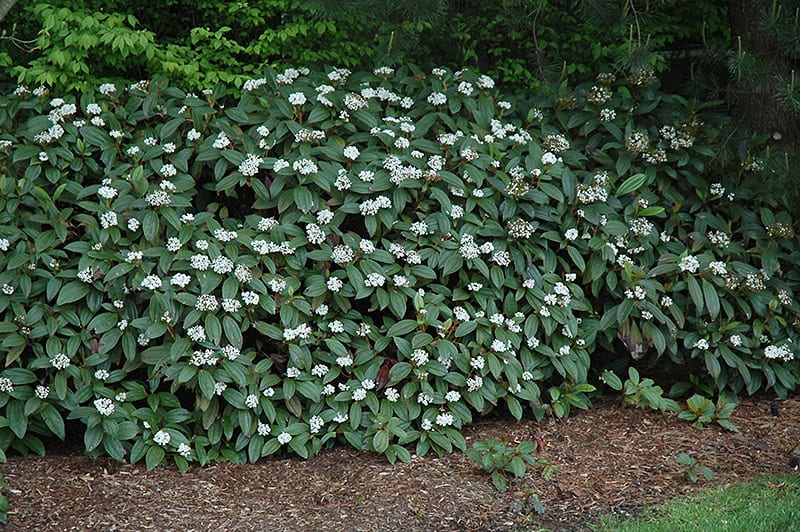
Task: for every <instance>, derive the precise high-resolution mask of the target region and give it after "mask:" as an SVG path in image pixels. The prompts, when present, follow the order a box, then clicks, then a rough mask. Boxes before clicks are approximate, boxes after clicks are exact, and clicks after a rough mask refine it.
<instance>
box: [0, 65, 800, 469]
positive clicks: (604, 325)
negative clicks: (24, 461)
mask: <svg viewBox="0 0 800 532" xmlns="http://www.w3.org/2000/svg"><path fill="white" fill-rule="evenodd" d="M631 80H633V82H632V83H631V82H629V81H627V80H625V81H615V80H613V79H612V78H611V77H610V76H608V75H604V76H601V77H600V79H599V80H598V81H597V83H596V84H587V85H584V86H581V87H579V88H578V90H577V91H575V92H574V93H572V92H570V93H566V92H564V93H560V94H558V95H556V96H554V97H552V98H549V99H546V100H542V101H539V102H537V103H536V105H537V106H536V107H533V106H532V105H531V103H530V102H526V101H522V100H520V101H513V102H512V101H506V100H503V99H501V98H500V97H499V95H498V94H497V93H496V89H495V88H494V82H493V81H492V80H491V79H490V78H488V77H486V76H481V75H479V74H477V73H475V72H472V71H467V70H463V71H458V72H451V71H448V70H444V69H442V70H435V71H433V72H432V73H430V74H428V73H427V72H422V71H419V70H417V69H415V68H413V67H404V68H402V69H399V70H398V71H397V72H394V71H393V70H392V69H390V68H381V69H376V70H375V71H374V72H373V73H360V74H352V75H350V73H349V72H347V71H343V70H334V71H331V72H329V73H328V75H327V76H326V75H325V74H323V73H311V72H308V71H298V70H287V71H284V72H282V73H280V74H277V73H275V72H273V71H268V72H267V73H266V75H265V77H264V78H260V79H256V80H251V81H249V82H248V83H245V84H244V86H243V95H242V96H241V98H238V97H237V98H231V97H227V96H226V88H225V87H224V86H222V85H219V86H218V87H217V88H216V89H214V90H208V91H205V92H203V93H202V94H199V95H195V94H186V93H184V92H182V91H181V90H179V89H177V88H174V87H170V86H168V84H166V83H165V82H162V81H153V82H150V83H146V82H140V83H136V84H134V85H132V86H130V87H128V88H123V87H119V86H114V85H111V84H107V85H103V86H101V87H99V92H97V93H94V92H92V93H86V94H83V95H80V96H79V97H77V98H76V97H74V96H68V95H67V96H64V98H59V97H54V96H56V95H50V94H48V92H47V90H46V89H43V88H38V89H35V90H34V91H29V90H27V89H25V88H19V89H18V90H17V91H15V93H14V94H11V95H9V96H8V97H7V98H4V99H3V101H2V107H1V108H0V129H2V131H5V132H7V133H4V134H3V135H2V137H1V138H0V141H2V142H1V143H0V250H1V251H2V253H0V286H2V290H3V292H4V297H3V298H2V299H0V332H2V334H3V340H2V343H0V348H2V352H3V353H4V354H5V361H4V362H5V364H4V365H5V367H4V369H3V370H2V371H0V416H2V417H0V449H2V450H7V449H9V448H13V449H15V450H17V451H19V452H27V451H29V450H30V451H34V452H39V453H41V452H44V443H43V441H42V439H41V438H42V437H50V436H53V435H54V436H57V437H60V438H64V436H65V417H66V418H67V421H68V422H70V423H72V424H73V426H74V424H76V423H81V424H82V425H83V426H84V427H85V432H84V444H85V447H86V449H87V451H88V452H90V453H92V454H100V453H107V454H109V455H111V456H113V457H115V458H117V459H122V458H123V457H125V456H127V457H128V458H129V459H130V460H131V461H134V462H136V461H139V460H144V461H145V462H146V463H147V465H148V467H154V466H155V465H156V464H158V463H160V462H161V461H163V460H164V459H165V457H166V456H167V454H169V456H171V457H174V460H175V461H176V463H177V464H178V466H179V467H181V468H182V469H183V468H186V467H187V466H188V462H189V461H190V460H191V461H197V462H199V463H201V464H205V463H208V462H209V461H214V460H232V461H245V460H257V459H258V458H260V457H262V456H266V455H270V454H273V453H276V452H278V451H280V450H281V449H283V448H285V447H288V449H290V450H291V451H292V452H294V453H297V454H299V455H300V456H304V457H305V456H309V455H311V454H313V453H315V452H317V451H319V450H320V449H322V448H324V447H327V446H330V445H333V444H334V443H335V442H337V441H340V442H347V443H349V444H350V445H352V446H354V447H355V448H358V449H367V450H375V451H377V452H381V453H385V454H386V455H387V457H388V458H389V459H390V460H395V459H402V460H407V459H409V457H410V454H409V451H408V447H409V446H412V445H413V446H415V450H416V453H417V454H420V455H422V454H425V453H426V452H428V451H429V450H431V449H433V450H434V451H436V452H439V453H441V452H446V451H450V450H452V449H453V448H454V447H455V448H459V449H462V450H465V449H466V444H465V441H464V438H463V436H462V435H461V432H460V430H459V429H460V428H461V427H462V426H463V425H464V424H466V423H469V422H471V421H472V419H473V417H474V416H475V415H485V414H487V413H489V412H491V411H492V410H494V409H495V408H501V409H503V410H507V411H509V412H510V413H511V414H512V415H513V416H515V417H516V418H521V417H522V416H523V415H527V412H530V413H532V414H533V415H534V416H536V417H537V418H541V417H542V416H545V415H548V414H554V415H558V416H565V415H568V414H569V411H570V408H571V407H578V408H585V407H587V406H588V404H589V396H588V394H589V393H591V391H592V390H593V389H594V388H593V385H592V384H591V383H590V382H589V381H590V380H591V377H592V371H599V370H602V369H604V368H606V367H616V368H619V367H623V368H624V367H625V366H627V365H628V364H629V363H630V362H631V360H630V359H631V357H632V358H633V359H635V360H637V361H638V364H646V363H652V364H660V365H665V366H666V365H669V364H673V365H683V366H685V367H686V368H688V370H689V371H690V372H692V373H695V374H696V375H698V376H700V378H702V379H703V380H704V381H706V382H710V383H713V385H714V386H715V387H716V388H718V389H719V390H731V391H732V392H733V393H754V392H756V391H759V390H772V391H774V393H776V394H778V395H780V396H784V395H786V394H787V393H788V391H790V390H793V389H795V388H796V384H797V378H798V366H797V363H796V362H795V361H792V358H793V345H794V344H793V342H795V341H796V329H795V317H796V312H797V309H798V307H797V303H796V302H795V301H794V299H793V297H792V293H793V290H794V286H795V285H796V284H797V283H798V278H797V274H795V273H793V272H791V271H785V270H784V268H785V267H786V265H789V264H792V263H793V262H794V261H795V259H796V251H795V250H796V245H797V238H796V237H795V235H794V232H793V230H792V221H791V220H790V219H789V217H788V215H787V214H785V213H784V212H781V211H779V210H777V209H773V208H772V206H771V205H770V204H768V203H767V201H766V200H767V199H768V198H765V197H763V195H762V194H761V191H760V190H759V184H760V175H759V173H758V165H757V161H755V160H754V159H753V158H752V157H750V158H748V159H747V160H746V165H745V167H743V168H741V169H734V170H733V171H731V169H729V168H727V169H726V168H720V167H717V166H715V165H714V163H715V151H714V149H713V148H712V146H714V142H716V140H717V137H718V135H721V134H722V132H721V129H720V128H721V124H720V123H719V122H717V121H716V119H714V118H713V116H711V115H706V114H704V113H702V112H700V111H699V110H698V109H695V108H693V107H692V105H691V104H690V102H686V101H684V100H682V99H681V98H678V97H674V96H669V95H666V94H662V93H660V92H658V90H656V88H655V87H654V86H653V85H651V84H650V82H651V81H652V78H651V77H650V76H649V75H647V73H642V72H639V73H634V75H633V76H631ZM623 346H624V347H625V348H627V350H628V353H627V354H625V355H624V356H620V355H619V353H621V352H622V350H621V348H622V347H623Z"/></svg>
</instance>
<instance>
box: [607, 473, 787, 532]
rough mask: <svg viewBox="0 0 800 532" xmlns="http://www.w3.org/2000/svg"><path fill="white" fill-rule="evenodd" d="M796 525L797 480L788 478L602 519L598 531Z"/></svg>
mask: <svg viewBox="0 0 800 532" xmlns="http://www.w3.org/2000/svg"><path fill="white" fill-rule="evenodd" d="M798 522H800V479H798V477H797V475H792V474H787V475H780V476H768V477H763V478H761V479H759V480H757V481H754V482H746V483H745V482H743V483H737V484H732V485H729V486H725V487H721V488H716V489H713V490H709V491H704V492H702V493H699V494H697V495H694V496H692V497H687V498H681V499H676V500H673V501H670V502H669V503H667V504H665V505H664V506H663V507H660V508H657V509H656V510H653V511H652V512H648V514H647V515H645V516H644V517H642V518H639V519H635V520H630V521H621V520H619V519H617V518H614V519H605V520H603V521H601V522H600V523H599V525H598V526H597V530H604V531H605V530H615V531H619V532H623V531H625V532H635V531H641V532H670V531H672V530H708V531H712V532H727V531H729V530H792V529H795V528H797V523H798Z"/></svg>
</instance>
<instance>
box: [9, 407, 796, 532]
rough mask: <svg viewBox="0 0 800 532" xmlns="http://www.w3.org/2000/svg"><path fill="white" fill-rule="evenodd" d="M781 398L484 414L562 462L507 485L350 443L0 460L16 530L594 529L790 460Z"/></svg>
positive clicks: (484, 428)
mask: <svg viewBox="0 0 800 532" xmlns="http://www.w3.org/2000/svg"><path fill="white" fill-rule="evenodd" d="M778 406H779V409H780V416H778V417H773V416H772V415H771V414H770V404H769V400H767V399H744V400H743V401H742V403H741V404H740V405H739V406H738V407H737V409H736V410H735V412H734V414H733V416H732V417H731V421H733V423H735V424H736V425H737V426H738V427H739V428H740V429H741V432H740V433H738V434H735V433H731V432H727V431H724V430H722V429H720V428H718V427H708V428H705V429H703V430H698V429H694V428H691V427H690V426H689V424H688V423H687V422H685V421H681V420H679V419H678V418H677V416H676V415H675V414H669V415H662V414H660V413H658V412H654V411H649V410H641V409H636V408H624V409H623V408H620V407H619V405H618V402H617V401H616V400H612V399H605V400H601V401H599V402H597V403H596V404H595V406H593V407H592V409H591V410H589V411H586V412H580V413H575V414H573V415H572V417H570V418H569V419H566V420H553V419H547V420H544V421H542V422H538V423H537V422H535V421H530V420H524V421H522V422H520V423H516V422H514V421H513V420H512V421H497V420H495V421H481V422H478V423H476V424H475V425H472V426H470V427H469V428H468V429H466V430H465V434H466V436H467V438H468V442H474V441H476V440H483V439H487V438H498V439H504V440H506V441H508V442H511V443H518V442H521V441H524V440H533V441H536V440H537V439H541V440H543V441H544V444H545V447H544V449H543V450H542V451H541V452H540V455H539V456H540V457H541V458H543V459H546V460H547V462H548V465H547V466H545V465H538V466H535V467H530V468H529V470H528V473H527V475H526V478H525V479H524V480H522V481H521V482H520V483H518V484H517V485H516V486H515V487H512V489H510V490H509V491H508V492H506V493H499V492H497V491H496V490H495V489H494V487H493V486H492V483H491V481H490V479H489V476H488V474H486V473H485V472H484V471H483V470H482V469H481V468H480V467H478V466H477V465H476V464H474V463H473V462H471V461H470V460H469V459H468V458H467V457H466V455H464V454H462V453H454V454H451V455H447V456H444V457H442V458H438V457H436V456H435V455H429V456H425V457H421V458H414V459H413V460H412V461H411V462H410V463H407V464H403V463H397V464H395V465H390V464H389V463H387V462H386V460H385V459H384V458H382V457H381V456H377V455H375V454H369V453H359V452H357V451H354V450H352V449H347V448H337V449H334V450H331V451H324V452H323V453H321V454H320V455H318V456H316V457H314V458H311V459H309V460H307V461H302V460H299V459H294V458H285V459H283V458H282V459H269V460H263V461H261V462H259V463H257V464H254V465H253V464H250V465H232V464H217V465H213V466H209V467H206V468H199V467H194V468H191V469H190V470H189V472H187V473H186V474H183V475H182V474H180V473H179V472H178V471H177V470H175V469H174V468H169V467H159V468H156V469H155V470H153V471H150V472H148V471H146V470H145V468H144V466H143V465H141V464H137V465H130V464H119V463H117V462H114V461H113V460H110V459H97V460H92V459H89V458H86V457H83V456H76V455H62V456H57V455H52V456H48V457H46V458H38V457H27V458H23V457H10V458H9V460H8V462H7V463H5V464H2V465H0V471H1V472H2V473H3V474H4V475H5V477H6V480H7V482H8V484H9V485H10V489H9V494H8V496H9V500H10V503H11V510H10V511H9V522H8V525H7V527H6V530H42V531H49V530H158V531H170V530H175V531H186V532H188V531H212V530H215V531H221V530H225V531H227V530H309V531H317V530H335V531H349V530H359V531H360V530H403V531H407V530H412V531H413V530H437V531H438V530H475V531H478V530H481V531H482V530H487V531H500V530H539V529H541V528H546V529H552V530H588V527H589V525H590V524H591V523H592V522H593V521H594V520H596V519H597V518H598V517H599V516H601V515H604V514H618V515H632V514H636V513H638V512H641V511H642V510H643V509H645V508H648V507H651V506H653V505H655V504H657V503H659V502H663V501H664V500H666V499H668V498H671V497H675V496H678V495H682V494H686V493H690V492H693V491H696V490H699V489H703V488H707V487H711V486H715V485H720V484H727V483H730V482H734V481H739V480H743V479H747V478H752V477H754V476H757V475H761V474H764V473H777V472H786V471H789V469H790V468H789V465H788V464H789V456H790V454H791V452H792V449H793V448H794V447H795V446H796V445H798V443H800V399H797V398H795V399H789V400H786V401H779V402H778ZM681 452H686V453H688V454H690V455H692V456H694V457H696V458H697V459H698V460H699V461H700V463H702V464H703V465H706V466H708V467H710V468H711V469H712V470H713V471H714V480H713V481H712V482H706V481H704V480H703V479H702V478H701V480H700V481H699V482H698V483H697V484H691V483H690V482H689V481H688V480H687V478H686V474H685V469H684V468H683V467H682V466H680V465H679V464H678V463H677V462H676V457H677V456H678V454H679V453H681ZM545 468H549V469H548V470H547V473H548V474H547V475H546V474H545V472H546V471H545ZM551 475H552V476H551ZM548 477H549V478H548ZM533 494H536V496H538V498H539V500H540V501H541V503H542V504H543V506H544V509H545V513H544V514H542V515H538V514H537V513H536V512H535V511H534V506H533V504H532V502H531V501H532V499H531V496H532V495H533Z"/></svg>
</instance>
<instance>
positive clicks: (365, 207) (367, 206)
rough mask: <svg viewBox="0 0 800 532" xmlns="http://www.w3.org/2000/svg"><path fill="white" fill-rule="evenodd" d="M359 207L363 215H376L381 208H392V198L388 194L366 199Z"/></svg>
mask: <svg viewBox="0 0 800 532" xmlns="http://www.w3.org/2000/svg"><path fill="white" fill-rule="evenodd" d="M358 208H359V210H360V211H361V215H362V216H375V215H376V214H378V211H380V210H381V209H391V208H392V200H390V199H389V198H387V197H386V196H378V197H377V198H375V199H367V200H364V201H363V202H362V203H361V205H359V207H358Z"/></svg>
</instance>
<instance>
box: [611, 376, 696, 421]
mask: <svg viewBox="0 0 800 532" xmlns="http://www.w3.org/2000/svg"><path fill="white" fill-rule="evenodd" d="M608 373H610V372H608ZM608 373H606V372H604V373H603V378H604V379H605V380H606V382H609V381H613V379H612V378H611V375H609V374H608ZM614 377H616V375H614ZM617 381H619V378H617ZM612 387H613V385H612ZM622 404H623V405H635V406H638V407H644V408H652V409H653V410H660V411H662V412H677V411H678V410H680V406H679V405H678V403H676V402H675V401H673V400H672V399H668V398H666V397H664V390H663V389H662V388H661V386H656V385H655V382H654V381H653V379H642V378H641V377H640V376H639V372H638V371H636V368H633V367H630V368H628V378H627V379H626V380H625V383H624V384H623V385H622Z"/></svg>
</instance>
